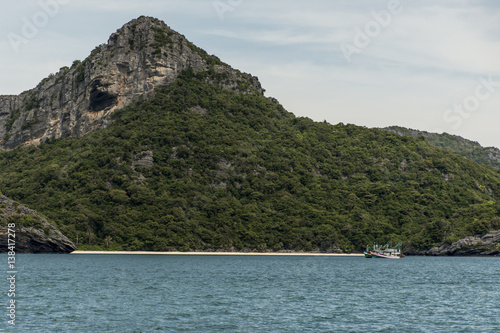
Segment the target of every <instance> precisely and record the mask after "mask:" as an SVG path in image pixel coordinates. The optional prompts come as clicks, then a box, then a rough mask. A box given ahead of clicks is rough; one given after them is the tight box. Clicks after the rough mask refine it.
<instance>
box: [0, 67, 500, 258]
mask: <svg viewBox="0 0 500 333" xmlns="http://www.w3.org/2000/svg"><path fill="white" fill-rule="evenodd" d="M209 76H210V77H209ZM217 79H218V78H217V76H216V75H215V74H214V73H212V74H209V73H208V72H200V73H194V72H193V71H192V70H191V71H186V72H185V73H184V74H183V75H181V77H179V79H178V80H177V81H176V82H174V83H173V84H171V85H169V86H168V87H165V88H163V89H161V90H158V91H157V93H156V96H155V98H154V99H151V100H146V101H141V102H138V103H136V104H133V105H131V106H129V107H127V108H124V109H122V110H120V111H117V112H116V113H115V115H114V117H115V119H114V123H113V124H112V125H111V126H109V127H108V128H106V129H102V130H99V131H96V132H93V133H91V134H89V135H87V136H85V137H83V138H79V139H77V138H66V139H60V140H51V141H50V142H46V143H44V144H42V145H41V146H39V147H23V148H18V149H15V150H12V151H4V152H1V153H0V191H1V192H2V193H3V194H5V195H6V196H8V197H10V198H12V199H14V200H17V201H19V202H22V203H23V204H25V205H27V206H29V207H31V208H34V209H36V210H38V211H39V212H41V213H43V214H44V215H45V216H47V217H48V218H49V219H50V220H52V221H54V222H55V223H56V224H57V226H58V227H59V229H60V230H61V231H62V232H63V233H64V234H66V235H67V236H68V237H69V238H70V239H71V240H72V241H73V242H75V243H76V242H77V239H78V244H79V247H80V248H82V249H95V248H102V249H114V250H120V249H123V250H173V249H178V250H189V249H244V248H248V249H257V250H262V251H263V250H283V249H294V250H318V249H319V250H322V251H333V250H335V249H342V250H344V251H362V250H363V249H364V247H365V246H366V244H372V243H374V242H376V243H384V242H386V241H387V240H392V241H393V242H399V241H404V242H405V246H406V247H413V248H420V249H425V248H430V247H431V246H434V245H439V244H442V243H444V242H452V241H456V240H458V239H459V238H462V237H464V236H468V235H473V234H480V233H485V232H487V231H489V230H494V229H500V218H499V216H500V202H499V196H500V172H499V171H498V170H495V169H493V168H490V167H487V166H481V165H478V164H477V163H475V162H473V161H470V160H468V159H466V158H463V157H461V156H458V155H456V154H452V153H449V152H447V151H444V150H442V149H438V148H435V147H432V146H431V145H429V144H428V143H427V142H425V141H422V140H416V139H413V138H409V137H403V136H399V135H396V134H393V133H389V132H387V131H383V130H377V129H367V128H363V127H358V126H354V125H343V124H339V125H335V126H332V125H330V124H327V123H316V122H313V121H312V120H310V119H307V118H296V117H294V116H293V115H292V114H290V113H288V112H286V111H285V110H284V109H283V108H282V107H281V106H280V105H278V104H275V103H273V102H272V101H270V100H268V99H267V98H265V97H263V96H262V95H260V94H258V93H255V94H237V93H235V92H232V91H229V90H224V89H222V88H220V86H221V84H207V83H206V82H215V83H216V82H217ZM200 110H201V112H200ZM205 110H206V112H205ZM151 152H152V159H153V160H152V165H151V161H148V160H147V158H148V156H149V157H150V156H151Z"/></svg>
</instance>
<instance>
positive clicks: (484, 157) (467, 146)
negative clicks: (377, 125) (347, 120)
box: [384, 126, 500, 169]
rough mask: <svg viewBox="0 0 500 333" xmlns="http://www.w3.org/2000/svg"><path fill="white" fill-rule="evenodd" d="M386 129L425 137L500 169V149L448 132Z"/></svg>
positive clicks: (431, 141)
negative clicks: (484, 145)
mask: <svg viewBox="0 0 500 333" xmlns="http://www.w3.org/2000/svg"><path fill="white" fill-rule="evenodd" d="M384 130H386V131H389V132H393V133H396V134H399V135H404V136H411V137H413V138H419V137H422V138H424V139H425V140H426V141H427V142H429V144H431V145H433V146H435V147H439V148H443V149H446V150H448V151H451V152H453V153H455V154H458V155H462V156H464V157H467V158H469V159H471V160H473V161H476V162H477V163H480V164H484V165H489V166H492V167H494V168H496V169H500V149H498V148H496V147H486V148H485V147H482V146H481V145H480V144H479V143H478V142H475V141H471V140H467V139H464V138H462V137H460V136H457V135H451V134H448V133H443V134H437V133H429V132H425V131H419V130H414V129H409V128H404V127H399V126H391V127H386V128H384Z"/></svg>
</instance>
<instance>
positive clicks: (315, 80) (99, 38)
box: [0, 0, 500, 147]
mask: <svg viewBox="0 0 500 333" xmlns="http://www.w3.org/2000/svg"><path fill="white" fill-rule="evenodd" d="M1 6H2V7H1V10H0V35H1V38H0V75H1V76H0V77H1V79H0V94H1V95H6V94H18V93H20V92H22V91H24V90H28V89H31V88H33V87H35V86H36V85H37V84H38V82H40V81H41V80H42V79H43V78H44V77H46V76H47V75H48V74H50V73H55V72H57V71H58V70H59V68H60V67H62V66H71V63H72V62H73V60H76V59H80V60H83V59H85V58H86V57H87V56H88V55H89V54H90V51H91V50H92V49H94V47H95V46H97V45H99V44H102V43H105V42H107V40H108V37H109V35H111V33H113V32H115V31H116V30H117V29H118V28H120V27H121V26H123V25H124V24H125V23H127V22H129V21H130V20H132V19H134V18H137V17H139V16H141V15H146V16H154V17H157V18H159V19H161V20H163V21H165V22H166V23H167V24H168V25H169V26H170V27H172V28H173V29H174V30H177V31H178V32H180V33H181V34H183V35H185V36H186V37H187V38H188V39H189V40H190V41H192V42H193V43H195V44H196V45H198V46H200V47H201V48H203V49H205V50H206V51H207V52H208V53H210V54H215V55H217V56H218V57H219V58H221V60H223V61H224V62H226V63H228V64H230V65H231V66H233V67H235V68H238V69H240V70H242V71H244V72H248V73H251V74H253V75H255V76H258V77H259V79H260V81H261V83H262V85H263V87H264V88H265V89H266V90H267V92H266V95H268V96H273V97H276V98H277V99H278V100H279V101H280V102H281V103H282V104H283V105H284V106H285V108H286V109H287V110H288V111H290V112H293V113H294V114H295V115H297V116H306V117H309V118H312V119H314V120H316V121H323V120H326V121H328V122H330V123H332V124H337V123H339V122H343V123H352V124H356V125H362V126H367V127H384V126H390V125H399V126H404V127H409V128H415V129H420V130H425V131H430V132H442V131H444V132H448V133H451V134H457V135H460V136H463V137H465V138H468V139H471V140H474V141H478V142H479V143H481V144H482V145H483V146H496V147H500V131H499V129H498V127H499V124H500V1H497V0H418V1H417V0H311V1H303V0H301V1H299V0H265V1H264V0H141V1H137V0H105V1H103V0H99V1H97V0H23V1H2V5H1Z"/></svg>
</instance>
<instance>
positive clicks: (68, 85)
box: [0, 17, 263, 149]
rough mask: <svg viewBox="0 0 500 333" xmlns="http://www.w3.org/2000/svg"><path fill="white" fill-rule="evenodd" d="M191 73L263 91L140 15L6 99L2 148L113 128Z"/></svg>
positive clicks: (0, 104)
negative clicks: (83, 55)
mask: <svg viewBox="0 0 500 333" xmlns="http://www.w3.org/2000/svg"><path fill="white" fill-rule="evenodd" d="M188 68H192V69H193V70H194V71H195V72H196V71H200V70H211V71H215V72H217V73H220V75H221V76H223V77H224V78H225V81H224V82H225V83H224V87H225V88H227V89H232V90H238V91H240V92H243V93H244V92H246V91H255V90H257V91H259V92H260V93H263V89H262V88H261V85H260V83H259V81H258V79H257V78H256V77H252V76H251V75H248V74H244V73H241V72H239V71H238V70H235V69H232V68H231V67H230V66H228V65H226V64H224V63H222V62H221V61H220V60H219V59H218V58H217V57H215V56H210V55H208V54H207V53H206V52H205V51H203V50H202V49H200V48H198V47H196V46H195V45H193V44H192V43H190V42H189V41H188V40H187V39H186V38H185V37H184V36H183V35H181V34H179V33H177V32H175V31H174V30H172V29H171V28H170V27H168V26H167V25H166V24H165V23H164V22H162V21H160V20H157V19H154V18H151V17H140V18H138V19H135V20H133V21H131V22H129V23H127V24H125V25H124V26H123V27H122V28H121V29H119V30H118V31H117V32H116V33H114V34H112V35H111V36H110V38H109V40H108V42H107V44H103V45H100V46H98V47H96V48H95V49H94V50H93V51H92V53H91V54H90V56H89V57H88V58H87V59H85V60H84V61H82V62H80V61H75V62H74V63H73V65H72V66H71V68H69V67H62V68H61V69H60V71H59V72H58V73H56V74H51V75H50V76H49V77H47V78H46V79H44V80H42V82H40V83H39V84H38V86H37V87H36V88H34V89H31V90H29V91H25V92H23V93H21V94H20V95H18V96H0V149H12V148H15V147H17V146H19V145H22V144H25V145H28V144H34V145H38V144H39V143H40V142H43V141H45V140H47V139H51V138H61V137H68V136H82V135H85V134H87V133H89V132H91V131H93V130H95V129H98V128H102V127H106V126H107V125H108V124H109V122H110V118H109V117H108V116H109V115H110V114H111V113H113V112H114V111H116V110H118V109H120V108H122V107H124V106H126V105H128V104H130V103H131V102H133V101H135V100H137V99H139V98H140V97H141V96H142V97H143V98H149V97H152V96H153V94H154V90H155V88H157V87H159V86H163V85H168V84H169V83H171V82H173V81H174V80H175V79H176V77H177V76H178V75H179V74H180V73H181V72H182V71H184V70H186V69H188Z"/></svg>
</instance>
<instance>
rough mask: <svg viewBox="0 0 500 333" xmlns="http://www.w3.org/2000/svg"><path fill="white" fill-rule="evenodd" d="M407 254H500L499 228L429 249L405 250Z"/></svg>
mask: <svg viewBox="0 0 500 333" xmlns="http://www.w3.org/2000/svg"><path fill="white" fill-rule="evenodd" d="M405 254H407V255H423V256H500V230H495V231H490V232H488V233H487V234H485V235H476V236H468V237H465V238H462V239H460V240H458V241H456V242H453V243H452V244H443V245H441V246H439V247H433V248H432V249H430V250H407V251H405Z"/></svg>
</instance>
